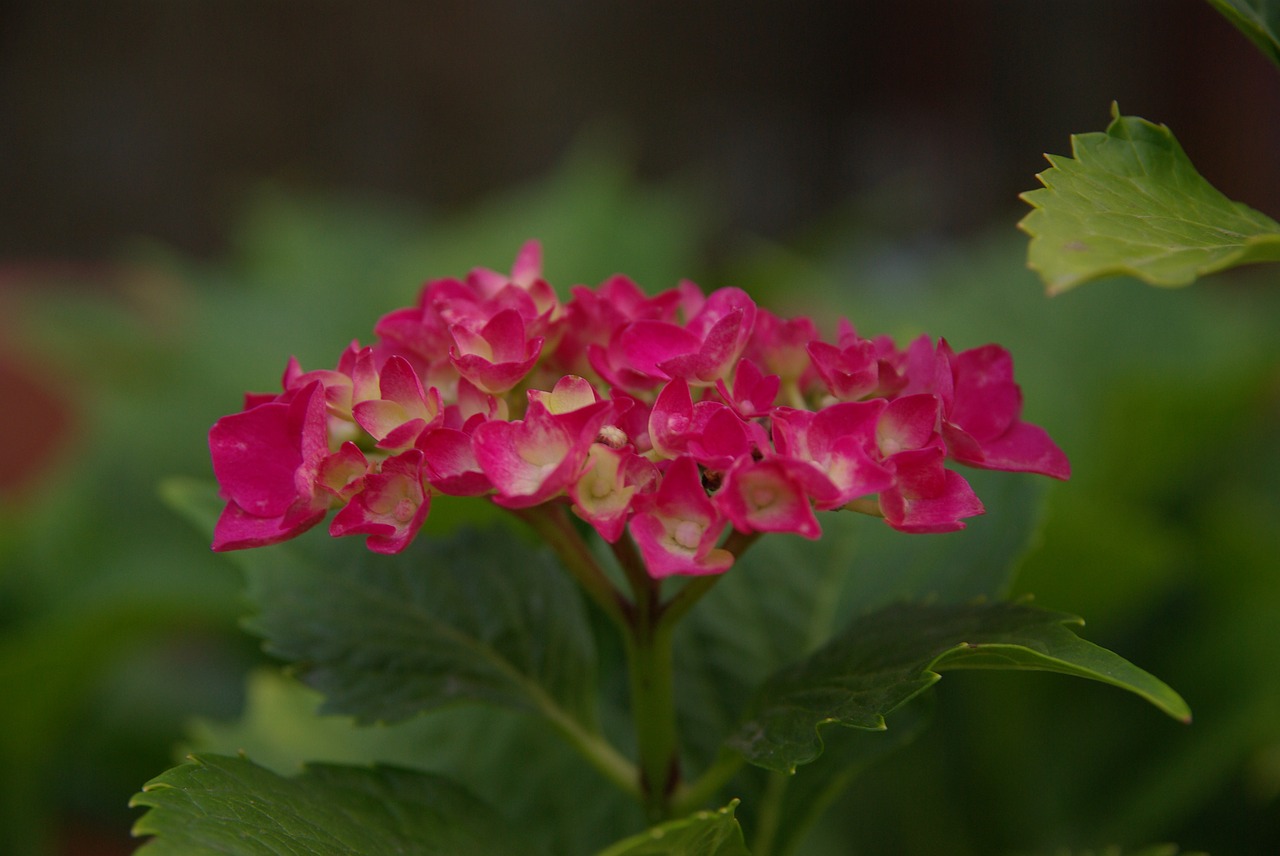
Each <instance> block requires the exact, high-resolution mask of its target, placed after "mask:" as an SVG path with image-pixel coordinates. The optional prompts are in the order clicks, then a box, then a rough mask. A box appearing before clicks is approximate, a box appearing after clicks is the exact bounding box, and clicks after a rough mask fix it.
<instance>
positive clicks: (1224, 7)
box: [1209, 0, 1280, 65]
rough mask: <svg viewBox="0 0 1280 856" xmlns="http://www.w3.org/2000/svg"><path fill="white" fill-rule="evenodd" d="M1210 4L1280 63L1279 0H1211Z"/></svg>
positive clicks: (1271, 58) (1267, 55)
mask: <svg viewBox="0 0 1280 856" xmlns="http://www.w3.org/2000/svg"><path fill="white" fill-rule="evenodd" d="M1209 5H1211V6H1213V8H1215V9H1217V10H1218V11H1219V12H1221V13H1222V15H1223V17H1224V18H1226V19H1227V20H1228V21H1230V22H1231V23H1233V24H1235V25H1236V28H1237V29H1239V30H1240V32H1242V33H1244V34H1245V35H1246V36H1248V37H1249V41H1251V42H1253V43H1254V44H1255V45H1257V46H1258V48H1259V49H1260V50H1261V51H1262V52H1263V53H1264V54H1265V55H1266V57H1267V59H1269V60H1271V61H1272V62H1274V63H1275V64H1276V65H1280V2H1277V0H1209Z"/></svg>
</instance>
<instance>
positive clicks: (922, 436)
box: [876, 393, 940, 457]
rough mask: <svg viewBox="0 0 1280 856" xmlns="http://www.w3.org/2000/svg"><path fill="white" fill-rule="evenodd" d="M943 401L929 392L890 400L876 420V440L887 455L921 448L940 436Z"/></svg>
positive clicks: (882, 452)
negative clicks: (938, 434) (940, 416)
mask: <svg viewBox="0 0 1280 856" xmlns="http://www.w3.org/2000/svg"><path fill="white" fill-rule="evenodd" d="M939 407H940V402H939V401H938V398H937V396H935V395H931V394H928V393H921V394H918V395H904V396H902V397H901V398H895V399H894V400H893V401H891V402H889V406H888V407H886V408H885V409H884V413H882V414H881V415H880V421H879V422H878V423H877V424H876V441H877V443H878V444H879V446H880V452H881V454H883V455H884V456H885V457H888V456H890V455H894V454H897V453H898V452H902V451H906V450H912V449H921V448H923V447H925V446H927V445H928V444H929V443H930V441H932V440H933V439H934V437H935V436H936V432H937V430H938V416H939Z"/></svg>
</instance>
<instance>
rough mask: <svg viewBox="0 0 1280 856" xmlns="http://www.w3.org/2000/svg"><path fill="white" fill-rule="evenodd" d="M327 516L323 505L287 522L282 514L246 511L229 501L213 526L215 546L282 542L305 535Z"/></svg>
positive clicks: (229, 547) (242, 547) (238, 547)
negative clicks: (259, 514)
mask: <svg viewBox="0 0 1280 856" xmlns="http://www.w3.org/2000/svg"><path fill="white" fill-rule="evenodd" d="M324 516H325V509H320V510H317V511H312V512H311V513H309V514H306V515H304V516H301V517H297V518H291V519H290V522H289V524H288V525H285V524H284V521H283V518H281V517H256V516H254V515H252V514H246V513H245V512H244V510H243V509H241V508H240V507H239V506H237V505H236V504H235V503H233V502H229V503H227V506H226V508H224V509H223V510H222V514H221V515H220V516H219V517H218V522H217V523H216V524H215V525H214V527H213V549H214V550H215V551H217V552H223V551H225V550H245V549H248V548H250V547H266V546H268V545H270V544H278V543H280V542H281V541H287V540H289V539H290V538H294V537H297V536H298V535H301V534H302V533H303V532H305V531H307V530H308V529H310V528H311V527H313V526H315V525H316V524H317V523H319V522H320V521H321V520H323V519H324Z"/></svg>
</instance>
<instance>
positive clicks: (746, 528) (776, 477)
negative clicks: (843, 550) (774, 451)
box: [715, 458, 822, 539]
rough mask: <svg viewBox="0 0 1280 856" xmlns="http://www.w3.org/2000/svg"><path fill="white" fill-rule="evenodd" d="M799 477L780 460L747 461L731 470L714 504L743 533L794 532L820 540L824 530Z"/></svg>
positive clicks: (815, 482) (812, 480)
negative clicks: (819, 537)
mask: <svg viewBox="0 0 1280 856" xmlns="http://www.w3.org/2000/svg"><path fill="white" fill-rule="evenodd" d="M797 474H798V473H793V472H792V469H791V468H789V467H788V466H787V465H786V464H785V463H784V462H783V461H782V460H781V459H777V458H773V459H765V460H763V461H751V460H750V459H747V460H745V461H742V462H740V463H739V464H737V465H735V466H734V467H733V468H732V469H730V470H729V472H728V474H727V475H726V477H725V481H724V484H723V485H721V487H720V489H719V490H718V491H716V494H715V503H716V505H718V506H719V507H720V509H721V510H723V511H724V513H725V516H726V517H728V518H729V519H730V520H731V521H732V522H733V525H734V527H735V528H737V529H738V530H739V531H741V532H794V533H795V534H797V535H800V536H803V537H805V538H810V539H813V538H817V537H818V536H819V535H821V534H822V529H821V527H820V526H819V525H818V519H817V517H815V516H814V514H813V508H812V507H811V506H810V504H809V496H808V493H807V492H806V490H805V488H804V486H803V485H802V484H801V483H800V479H798V478H796V477H795V476H796V475H797ZM807 480H808V481H809V482H810V483H811V484H815V485H817V484H819V483H818V482H817V481H816V480H815V479H812V478H810V479H807Z"/></svg>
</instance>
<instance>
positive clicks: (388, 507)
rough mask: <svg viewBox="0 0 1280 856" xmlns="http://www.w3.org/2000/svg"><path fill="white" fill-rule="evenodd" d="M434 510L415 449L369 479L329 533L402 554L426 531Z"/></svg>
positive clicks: (390, 461)
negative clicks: (361, 539)
mask: <svg viewBox="0 0 1280 856" xmlns="http://www.w3.org/2000/svg"><path fill="white" fill-rule="evenodd" d="M430 506H431V495H430V494H429V493H427V492H426V491H425V490H424V489H423V487H422V453H421V452H419V451H418V450H417V449H411V450H409V451H408V452H405V453H403V454H401V455H397V456H395V457H394V458H387V459H386V460H385V461H383V462H382V468H381V470H380V472H378V473H373V474H370V475H367V476H365V478H364V488H363V489H362V490H361V491H360V492H359V493H357V494H356V495H355V496H354V497H352V499H351V501H350V502H348V503H347V505H346V507H344V508H343V509H342V510H341V511H339V512H338V513H337V514H336V515H335V516H334V518H333V521H332V522H331V523H330V524H329V533H330V534H331V535H333V536H335V537H341V536H344V535H367V536H368V538H367V539H366V540H365V546H367V547H368V548H369V549H370V550H373V551H374V552H376V553H399V552H400V551H401V550H403V549H404V548H405V547H406V546H408V544H409V542H410V541H412V540H413V536H414V535H416V534H417V533H418V530H419V529H420V528H421V527H422V523H423V521H424V520H426V517H427V511H428V509H429V508H430Z"/></svg>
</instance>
